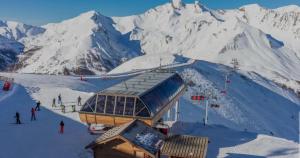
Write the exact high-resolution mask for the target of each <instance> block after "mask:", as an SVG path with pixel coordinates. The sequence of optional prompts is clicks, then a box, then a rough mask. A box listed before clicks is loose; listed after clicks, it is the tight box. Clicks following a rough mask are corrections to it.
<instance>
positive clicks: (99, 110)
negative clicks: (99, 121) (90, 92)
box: [96, 95, 106, 113]
mask: <svg viewBox="0 0 300 158" xmlns="http://www.w3.org/2000/svg"><path fill="white" fill-rule="evenodd" d="M105 99H106V96H105V95H98V99H97V110H96V112H97V113H103V112H104V106H105Z"/></svg>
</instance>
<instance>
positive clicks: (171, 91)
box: [140, 74, 184, 114]
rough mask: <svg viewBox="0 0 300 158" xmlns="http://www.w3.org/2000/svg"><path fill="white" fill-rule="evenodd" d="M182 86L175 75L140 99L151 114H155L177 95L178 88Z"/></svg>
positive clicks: (179, 79) (181, 81) (178, 77)
mask: <svg viewBox="0 0 300 158" xmlns="http://www.w3.org/2000/svg"><path fill="white" fill-rule="evenodd" d="M183 84H184V83H183V80H182V79H181V77H180V76H179V75H178V74H176V75H174V76H172V77H171V78H169V79H168V80H166V81H164V82H163V83H161V84H160V85H159V86H157V87H156V88H154V89H152V90H151V91H149V92H148V93H146V94H144V95H143V96H141V97H140V98H141V100H142V101H143V102H144V103H145V104H146V105H147V107H148V108H149V110H150V112H151V114H153V113H157V112H158V111H159V110H161V108H162V107H163V106H165V105H166V104H168V103H169V102H170V101H171V99H173V98H174V97H175V96H176V95H177V94H178V92H179V88H180V87H181V86H182V85H183Z"/></svg>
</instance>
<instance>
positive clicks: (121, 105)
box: [115, 96, 125, 115]
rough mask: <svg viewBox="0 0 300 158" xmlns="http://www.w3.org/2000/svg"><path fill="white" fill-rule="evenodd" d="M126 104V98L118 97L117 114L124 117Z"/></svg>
mask: <svg viewBox="0 0 300 158" xmlns="http://www.w3.org/2000/svg"><path fill="white" fill-rule="evenodd" d="M124 104H125V97H120V96H118V97H117V105H116V109H115V114H118V115H123V111H124Z"/></svg>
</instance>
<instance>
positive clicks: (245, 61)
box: [1, 0, 300, 91]
mask: <svg viewBox="0 0 300 158" xmlns="http://www.w3.org/2000/svg"><path fill="white" fill-rule="evenodd" d="M299 8H300V7H299V6H285V7H281V8H277V9H267V8H263V7H261V6H259V5H256V4H253V5H246V6H242V7H240V8H239V9H232V10H212V9H209V8H207V7H205V6H204V5H202V4H201V3H199V2H198V1H196V2H195V3H194V4H185V3H183V1H181V0H172V1H171V3H166V4H164V5H161V6H157V7H155V8H153V9H150V10H148V11H147V12H145V13H143V14H140V15H133V16H128V17H113V18H109V17H105V16H103V15H101V14H100V13H97V12H95V11H90V12H87V13H83V14H81V15H79V16H77V17H75V18H72V19H69V20H65V21H62V22H60V23H52V24H48V25H45V26H42V28H39V27H36V28H34V27H30V26H28V25H24V24H16V23H13V22H2V23H1V26H5V28H6V29H2V30H5V31H2V32H6V33H2V35H5V36H4V37H6V38H9V39H14V40H19V41H20V42H21V43H22V44H23V45H24V46H25V49H24V53H23V54H22V55H20V56H19V62H18V64H17V68H18V71H19V72H23V73H46V74H103V73H106V72H108V71H110V70H112V69H113V68H115V67H117V66H119V65H120V64H122V63H124V62H125V61H127V60H129V59H132V58H134V57H136V56H140V55H142V54H146V55H145V56H142V57H139V58H138V59H135V61H138V62H139V63H141V61H144V60H145V61H146V60H148V58H147V57H150V58H151V59H149V60H152V59H154V58H155V61H159V59H158V57H155V56H162V57H163V58H166V57H167V56H170V59H167V60H168V62H166V63H172V61H174V60H173V59H174V58H173V55H181V56H183V57H185V58H192V59H200V60H206V61H210V62H214V63H220V64H224V65H227V66H232V65H231V61H232V59H237V61H238V62H239V67H240V69H243V70H246V71H253V72H257V73H259V74H260V75H262V76H264V77H266V78H268V79H270V80H273V81H275V82H276V83H278V84H279V85H282V86H283V87H286V88H291V89H294V90H295V91H296V90H297V89H300V73H299V72H300V66H299V64H300V47H299V44H298V43H299V42H300V18H299V17H300V16H299V15H300V9H299ZM3 28H4V27H3ZM8 28H9V29H8ZM20 32H21V33H20ZM24 37H25V38H24ZM156 59H157V60H156ZM152 61H153V60H152ZM131 62H134V61H131ZM163 64H164V63H163ZM126 65H130V64H126ZM126 65H125V66H124V67H128V66H126ZM156 65H157V64H156ZM141 66H142V67H143V65H141ZM129 67H131V68H132V69H137V68H136V67H133V66H129ZM148 68H149V67H148ZM121 69H124V68H119V70H121ZM115 72H116V71H115Z"/></svg>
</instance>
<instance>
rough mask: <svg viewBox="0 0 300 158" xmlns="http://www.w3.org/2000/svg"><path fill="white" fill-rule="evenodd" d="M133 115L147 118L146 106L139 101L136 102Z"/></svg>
mask: <svg viewBox="0 0 300 158" xmlns="http://www.w3.org/2000/svg"><path fill="white" fill-rule="evenodd" d="M135 115H136V116H140V117H149V116H150V115H149V112H148V110H147V108H146V106H145V105H144V104H143V103H142V102H141V101H140V100H139V99H137V100H136V105H135Z"/></svg>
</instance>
